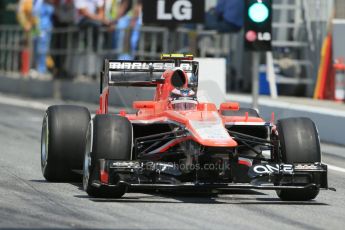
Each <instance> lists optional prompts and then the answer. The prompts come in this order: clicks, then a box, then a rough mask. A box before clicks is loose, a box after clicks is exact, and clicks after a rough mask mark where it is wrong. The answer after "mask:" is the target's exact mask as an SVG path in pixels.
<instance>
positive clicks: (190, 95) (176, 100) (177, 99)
mask: <svg viewBox="0 0 345 230" xmlns="http://www.w3.org/2000/svg"><path fill="white" fill-rule="evenodd" d="M170 104H171V106H172V108H173V110H176V111H182V110H195V109H196V108H197V105H198V100H197V98H196V95H195V92H194V91H193V90H192V89H190V88H183V89H177V88H175V89H173V90H172V91H171V94H170Z"/></svg>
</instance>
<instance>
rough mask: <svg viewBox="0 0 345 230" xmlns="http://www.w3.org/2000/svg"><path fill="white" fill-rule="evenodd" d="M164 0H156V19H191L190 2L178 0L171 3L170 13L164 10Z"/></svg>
mask: <svg viewBox="0 0 345 230" xmlns="http://www.w3.org/2000/svg"><path fill="white" fill-rule="evenodd" d="M165 10H166V8H165V0H158V4H157V19H158V20H172V19H176V20H179V21H182V20H191V19H192V3H191V2H190V1H188V0H179V1H176V2H174V3H173V5H172V9H171V13H170V12H166V11H165Z"/></svg>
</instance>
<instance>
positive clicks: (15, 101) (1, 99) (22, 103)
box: [0, 95, 49, 110]
mask: <svg viewBox="0 0 345 230" xmlns="http://www.w3.org/2000/svg"><path fill="white" fill-rule="evenodd" d="M0 103H1V104H5V105H13V106H18V107H24V108H32V109H38V110H46V109H47V108H48V107H49V105H48V104H45V103H42V102H37V101H32V100H30V101H29V100H26V99H19V98H14V97H8V96H3V95H0Z"/></svg>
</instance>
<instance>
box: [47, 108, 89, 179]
mask: <svg viewBox="0 0 345 230" xmlns="http://www.w3.org/2000/svg"><path fill="white" fill-rule="evenodd" d="M89 122H90V112H89V111H88V109H86V108H84V107H80V106H71V105H55V106H50V107H49V108H48V109H47V111H46V114H45V116H44V119H43V124H42V133H41V168H42V173H43V176H44V177H45V179H46V180H47V181H54V182H65V181H76V180H80V179H81V178H80V176H78V175H77V174H75V173H74V172H72V170H82V168H83V159H84V149H85V134H86V131H87V127H88V124H89Z"/></svg>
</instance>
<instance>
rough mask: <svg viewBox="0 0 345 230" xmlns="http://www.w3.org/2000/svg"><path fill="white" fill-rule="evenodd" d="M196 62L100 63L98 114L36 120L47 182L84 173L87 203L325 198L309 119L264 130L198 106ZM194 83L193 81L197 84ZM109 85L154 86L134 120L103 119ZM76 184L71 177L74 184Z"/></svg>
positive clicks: (250, 116)
mask: <svg viewBox="0 0 345 230" xmlns="http://www.w3.org/2000/svg"><path fill="white" fill-rule="evenodd" d="M198 69H199V63H198V62H196V61H194V60H193V57H192V56H191V55H173V54H167V55H162V59H161V60H159V61H121V60H107V59H106V60H105V61H104V64H103V70H102V72H101V80H100V88H101V89H100V90H101V94H100V105H99V109H98V110H97V112H96V115H95V116H94V117H93V118H92V119H91V118H90V113H89V111H88V110H87V109H86V108H83V107H79V106H70V105H56V106H51V107H49V108H48V109H47V111H46V114H45V116H44V120H43V127H42V141H41V144H42V145H41V146H42V150H41V165H42V172H43V175H44V177H45V178H46V179H47V180H48V181H70V180H73V179H74V178H75V172H78V170H79V172H80V173H81V170H83V188H84V190H85V191H86V192H87V193H88V194H89V195H90V196H92V197H114V198H119V197H122V196H123V195H124V194H125V193H126V192H127V191H128V190H132V189H135V188H144V189H155V190H157V189H158V190H184V189H186V190H188V189H197V190H198V189H200V190H204V189H205V190H217V189H232V188H234V189H265V190H276V192H277V195H278V196H279V197H280V198H281V199H282V200H311V199H314V198H315V197H316V196H317V195H318V193H319V191H320V189H328V184H327V166H326V165H325V164H322V163H321V152H320V141H319V136H318V132H317V128H316V126H315V124H314V123H313V121H311V120H310V119H308V118H288V119H281V120H278V121H277V123H276V124H274V122H273V121H270V122H266V121H264V120H263V119H262V118H261V117H260V115H259V114H258V112H257V111H256V110H254V109H251V108H241V107H240V106H239V104H238V103H236V102H224V103H222V104H221V105H220V106H219V108H217V107H216V106H215V104H213V103H210V102H204V101H199V100H198V97H197V93H198V77H199V76H198V75H199V74H198ZM201 77H202V76H201ZM110 86H118V87H121V86H126V87H130V86H131V87H155V95H154V97H153V100H151V101H134V102H133V109H134V110H135V111H134V112H133V113H130V112H127V111H125V110H121V111H120V113H119V114H110V113H108V98H109V87H110ZM79 178H80V176H79Z"/></svg>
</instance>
